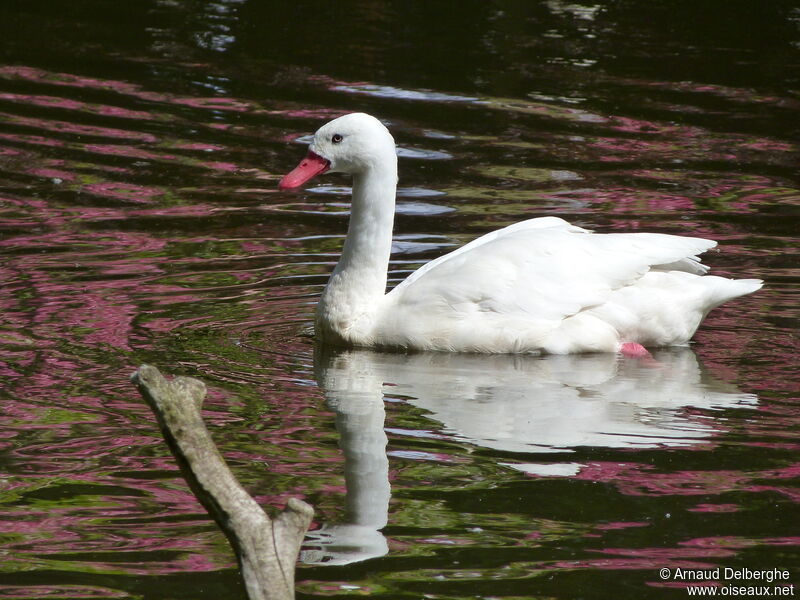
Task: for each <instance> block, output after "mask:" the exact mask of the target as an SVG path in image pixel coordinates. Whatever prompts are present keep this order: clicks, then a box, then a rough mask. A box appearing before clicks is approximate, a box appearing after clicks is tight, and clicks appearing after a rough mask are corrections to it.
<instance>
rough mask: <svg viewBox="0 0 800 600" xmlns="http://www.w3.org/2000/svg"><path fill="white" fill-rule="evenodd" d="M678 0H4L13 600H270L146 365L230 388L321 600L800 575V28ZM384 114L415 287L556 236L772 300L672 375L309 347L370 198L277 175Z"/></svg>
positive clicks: (248, 456)
mask: <svg viewBox="0 0 800 600" xmlns="http://www.w3.org/2000/svg"><path fill="white" fill-rule="evenodd" d="M653 4H655V5H654V6H642V5H640V3H619V2H610V1H609V2H598V3H595V4H574V3H566V2H560V1H556V0H550V1H547V2H536V3H528V4H524V3H507V2H486V3H473V4H469V3H466V4H463V3H462V4H461V5H459V7H458V10H454V9H453V8H452V7H448V6H446V5H437V4H428V3H425V4H423V3H418V4H416V3H405V2H388V3H374V2H363V1H347V2H337V3H322V2H306V3H284V2H270V3H261V2H256V1H255V0H218V1H216V2H203V1H199V0H198V1H190V0H179V1H175V0H171V1H169V2H168V1H159V0H152V1H148V2H137V3H129V4H120V3H111V4H109V3H105V2H98V1H96V0H95V1H92V0H80V1H72V2H69V3H68V2H61V1H56V2H44V1H36V0H34V1H31V2H26V3H11V4H7V5H3V6H1V7H0V36H2V39H3V40H4V42H3V49H4V57H3V64H2V65H1V66H0V306H2V318H0V514H2V518H0V528H1V529H2V533H0V535H1V536H2V554H0V596H2V597H4V598H14V599H21V598H44V597H47V598H154V599H155V598H209V599H211V598H214V599H218V598H241V597H243V591H242V589H241V588H240V586H239V582H238V575H237V573H236V568H235V560H234V558H233V556H232V553H231V551H230V549H229V548H228V546H227V544H226V542H225V539H224V537H223V536H222V534H221V533H220V532H218V531H217V530H216V529H215V527H214V526H213V524H212V523H211V522H210V521H209V519H208V517H207V516H206V514H205V513H204V511H203V510H202V508H201V507H200V505H199V504H198V503H197V502H196V500H195V499H194V497H193V496H192V495H191V493H190V492H189V491H188V489H187V487H186V485H185V483H184V482H183V480H182V479H181V478H180V476H179V473H178V471H177V469H176V467H175V465H174V462H173V460H172V458H171V456H170V455H169V453H168V451H167V449H166V447H165V445H164V443H163V440H162V439H161V438H160V436H159V433H158V430H157V428H156V426H155V423H154V419H153V417H152V415H151V414H150V413H149V411H148V409H147V408H146V406H145V405H144V404H143V402H142V401H141V400H140V398H139V397H138V395H137V394H136V392H135V390H134V389H133V387H132V386H131V385H130V384H129V383H128V377H129V375H130V373H131V372H132V371H133V369H134V368H135V367H136V366H138V365H139V364H141V363H144V362H149V363H152V364H156V365H158V366H159V367H160V368H162V369H163V370H165V371H167V372H171V373H181V374H186V375H192V376H196V377H200V378H202V379H203V380H204V381H205V382H206V383H207V384H208V386H209V388H210V397H209V399H208V401H207V405H206V411H205V416H206V418H207V421H208V423H209V424H210V427H211V430H212V434H213V436H214V438H215V440H216V441H217V443H218V444H219V446H220V449H221V450H222V452H223V454H224V455H225V457H226V459H227V460H228V461H229V463H230V464H231V466H232V467H233V469H234V470H235V472H236V474H237V476H238V477H239V478H240V479H241V480H242V482H243V483H244V484H245V486H246V487H247V489H248V490H249V491H250V492H251V493H253V494H254V495H255V496H256V497H257V498H258V500H259V501H261V502H262V503H263V504H265V505H268V506H273V507H280V506H282V505H283V503H284V502H285V501H286V499H287V498H289V497H291V496H296V497H301V498H304V499H305V500H307V501H309V502H310V503H311V504H313V505H314V507H315V509H316V511H317V512H316V517H315V523H314V525H313V528H314V531H312V532H311V534H310V536H309V540H308V544H307V546H306V548H305V550H304V552H303V555H302V560H303V561H304V562H303V563H301V565H300V566H299V568H298V572H297V579H298V593H299V596H300V597H302V598H321V597H337V598H344V597H357V596H364V595H369V596H370V597H375V598H387V599H389V598H421V597H425V598H478V597H485V598H509V599H512V598H514V599H516V598H535V597H555V598H611V597H614V598H617V597H636V598H665V599H667V598H679V597H683V596H685V595H686V592H685V591H684V590H680V589H675V588H680V587H683V586H685V585H686V582H681V581H676V580H674V579H669V578H668V579H667V580H662V579H661V578H660V577H659V570H660V569H662V568H668V569H671V570H673V571H674V569H675V568H677V567H680V568H696V569H711V568H714V567H717V566H719V567H723V568H724V567H730V568H737V569H740V568H743V567H747V568H750V569H774V568H781V569H783V568H786V569H795V568H796V565H797V564H798V544H799V542H800V538H798V531H797V523H798V517H799V516H800V515H799V514H798V503H799V502H800V495H798V488H797V475H798V469H799V468H800V463H798V459H797V456H798V449H800V444H799V443H798V437H797V435H798V434H797V432H798V426H800V411H799V410H798V404H797V387H798V386H797V381H798V368H797V359H796V357H797V353H798V342H797V325H798V317H799V316H800V311H798V308H797V289H798V261H797V232H798V219H797V216H798V207H799V206H800V190H799V189H798V170H797V165H798V164H800V160H798V159H799V158H800V152H798V141H797V140H798V133H800V131H799V130H798V126H797V123H800V118H798V113H799V112H800V110H798V109H799V108H800V96H799V95H798V89H800V88H799V87H798V86H799V85H800V84H799V83H798V73H800V70H799V69H798V67H799V66H800V7H798V5H797V4H796V3H793V2H783V1H778V0H776V1H774V2H771V3H769V4H768V5H758V6H756V5H755V4H752V3H745V2H704V3H689V2H683V1H679V0H671V1H669V2H661V3H653ZM356 110H362V111H367V112H370V113H372V114H375V115H377V116H379V117H380V118H382V119H383V120H384V121H385V122H386V123H387V125H388V126H389V127H390V128H391V130H392V132H393V133H394V134H395V137H396V139H397V142H398V147H399V148H398V151H399V154H400V177H401V179H400V190H399V193H398V195H399V198H398V200H399V202H398V210H397V219H396V231H395V243H394V252H393V256H392V264H391V270H392V271H391V274H390V279H391V281H392V283H395V282H397V281H399V280H401V279H402V278H403V277H404V276H405V275H406V274H407V273H408V272H410V271H411V270H413V269H414V268H416V267H417V266H418V265H420V264H423V263H424V262H426V261H428V260H430V259H431V258H434V257H436V256H438V255H440V254H441V253H443V252H446V251H448V250H450V249H452V248H455V247H458V246H459V245H462V244H463V243H465V242H467V241H469V240H471V239H473V238H474V237H476V236H478V235H480V234H482V233H484V232H486V231H489V230H491V229H493V228H496V227H500V226H503V225H507V224H510V223H512V222H515V221H518V220H520V219H524V218H530V217H536V216H543V215H558V216H562V217H564V218H566V219H568V220H570V221H571V222H573V223H575V224H577V225H580V226H583V227H588V228H591V229H596V230H598V231H638V230H650V231H660V232H665V233H677V234H683V235H698V236H706V237H710V238H713V239H716V240H719V242H720V248H719V250H720V251H719V252H712V253H709V255H708V256H707V258H706V262H708V263H709V264H710V265H712V268H713V272H714V273H715V274H721V275H726V276H736V277H742V278H747V277H759V278H763V279H764V280H765V281H766V285H765V288H764V289H763V290H762V291H760V292H759V293H757V294H755V295H752V296H749V297H746V298H742V299H740V300H738V301H736V302H733V303H731V304H728V305H726V306H724V307H722V308H720V309H718V310H716V311H714V312H713V313H712V314H711V315H710V316H709V318H708V319H707V320H706V322H705V323H704V325H703V327H702V328H701V330H700V331H699V332H698V334H697V336H696V341H695V343H694V344H692V346H691V347H690V348H684V349H674V350H663V351H659V352H658V353H656V354H655V357H654V358H655V361H656V362H646V361H644V362H643V361H637V360H632V359H618V358H617V357H613V356H584V357H545V358H537V357H478V356H447V355H426V354H423V355H411V356H405V355H397V354H385V353H372V352H368V351H347V352H330V351H322V350H319V349H317V350H316V351H315V348H314V345H313V342H312V340H311V338H310V337H308V329H309V327H310V325H311V323H312V314H313V309H314V304H315V302H316V298H317V297H318V295H319V293H320V291H321V289H322V286H323V285H324V283H325V280H326V278H327V275H328V273H329V272H330V270H331V269H332V267H333V265H334V264H335V261H336V258H337V255H338V252H339V251H340V249H341V245H342V241H343V235H344V232H345V228H346V220H347V210H348V204H347V194H348V193H349V187H348V186H349V185H350V183H349V182H348V181H347V180H346V179H345V178H343V177H341V176H328V177H325V178H321V179H318V180H317V181H316V183H315V185H314V186H312V187H310V188H309V189H307V190H305V191H302V192H300V193H285V192H280V191H279V190H278V189H277V181H278V179H279V178H280V176H281V175H282V174H283V173H285V172H287V171H288V170H289V169H291V168H292V167H293V166H294V165H295V164H296V162H297V161H298V160H299V159H300V158H301V157H302V155H303V154H304V152H305V149H304V145H305V144H306V143H307V141H308V139H309V135H310V134H311V133H312V132H313V131H314V130H315V129H316V128H317V127H318V126H319V125H320V124H321V123H323V122H324V121H325V120H327V119H329V118H332V117H335V116H338V115H340V114H344V113H346V112H351V111H356ZM790 582H791V583H795V584H800V578H798V573H797V571H796V570H792V579H791V580H790ZM720 583H723V584H724V583H734V584H737V585H740V584H741V582H739V581H733V582H724V581H723V582H720Z"/></svg>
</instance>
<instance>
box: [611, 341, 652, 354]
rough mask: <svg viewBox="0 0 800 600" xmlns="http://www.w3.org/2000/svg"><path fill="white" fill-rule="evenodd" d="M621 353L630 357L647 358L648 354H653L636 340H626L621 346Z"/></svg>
mask: <svg viewBox="0 0 800 600" xmlns="http://www.w3.org/2000/svg"><path fill="white" fill-rule="evenodd" d="M619 352H620V354H622V355H623V356H627V357H629V358H645V357H648V356H652V355H651V354H650V353H649V352H648V351H647V348H645V347H644V346H642V345H641V344H637V343H636V342H625V343H624V344H622V346H620V348H619Z"/></svg>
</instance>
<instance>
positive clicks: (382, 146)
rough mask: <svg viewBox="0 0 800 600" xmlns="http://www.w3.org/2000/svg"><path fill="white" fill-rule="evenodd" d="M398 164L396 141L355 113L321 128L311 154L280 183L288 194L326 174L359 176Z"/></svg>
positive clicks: (371, 119)
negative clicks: (375, 169) (291, 190)
mask: <svg viewBox="0 0 800 600" xmlns="http://www.w3.org/2000/svg"><path fill="white" fill-rule="evenodd" d="M387 162H388V163H389V164H393V165H396V164H397V152H396V151H395V147H394V138H393V137H392V134H391V133H389V130H388V129H386V127H385V126H384V124H383V123H381V122H380V121H379V120H378V119H376V118H375V117H373V116H371V115H368V114H365V113H351V114H349V115H344V116H343V117H339V118H338V119H334V120H333V121H330V122H328V123H326V124H325V125H323V126H322V127H320V128H319V129H318V130H317V132H316V133H315V134H314V141H313V142H311V145H310V146H309V148H308V154H307V155H306V157H305V158H304V159H303V160H302V161H301V162H300V164H299V165H297V167H295V168H294V170H292V171H291V172H290V173H289V174H287V175H285V176H284V177H283V179H281V181H280V184H279V186H280V188H281V189H282V190H288V189H292V188H296V187H299V186H301V185H303V184H304V183H305V182H306V181H308V180H309V179H311V178H313V177H315V176H316V175H321V174H322V173H326V172H327V173H347V174H350V175H356V174H359V173H363V172H365V171H368V170H370V169H372V168H375V167H377V166H379V165H385V164H387Z"/></svg>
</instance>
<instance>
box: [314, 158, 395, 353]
mask: <svg viewBox="0 0 800 600" xmlns="http://www.w3.org/2000/svg"><path fill="white" fill-rule="evenodd" d="M396 191H397V157H396V155H395V154H394V149H393V148H392V153H391V155H388V154H387V155H386V156H384V157H383V160H380V161H375V162H373V163H372V164H370V166H369V167H368V168H367V169H365V170H364V171H362V172H360V173H357V174H356V175H355V176H354V177H353V199H352V208H351V212H350V224H349V226H348V229H347V238H346V239H345V242H344V248H343V249H342V256H341V258H340V259H339V263H338V264H337V265H336V268H335V269H334V270H333V274H332V275H331V278H330V280H329V281H328V285H327V286H326V287H325V291H324V292H323V293H322V298H321V299H320V303H319V305H318V307H317V329H318V332H320V333H321V334H322V337H323V339H327V340H328V341H332V342H347V343H353V344H359V343H363V342H364V341H365V340H363V339H361V337H362V336H364V335H367V334H368V330H369V328H370V325H371V324H372V318H373V316H374V315H375V313H376V311H377V310H378V309H379V306H380V302H381V300H382V298H383V296H384V295H385V294H386V277H387V270H388V267H389V255H390V254H391V250H392V226H393V223H394V205H395V193H396Z"/></svg>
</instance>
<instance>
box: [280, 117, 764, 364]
mask: <svg viewBox="0 0 800 600" xmlns="http://www.w3.org/2000/svg"><path fill="white" fill-rule="evenodd" d="M325 172H341V173H348V174H350V175H352V176H353V198H352V210H351V213H350V223H349V227H348V230H347V237H346V239H345V242H344V248H343V250H342V255H341V259H340V260H339V263H338V264H337V265H336V268H335V269H334V270H333V274H332V275H331V277H330V280H329V282H328V284H327V286H326V287H325V290H324V291H323V293H322V297H321V298H320V301H319V304H318V306H317V313H316V325H315V327H316V335H317V337H318V338H319V339H320V340H321V341H323V342H325V343H330V344H336V345H346V346H367V347H386V348H394V349H405V350H444V351H451V352H489V353H522V352H544V353H554V354H568V353H575V352H620V351H621V352H623V353H630V354H638V353H642V354H645V353H646V351H645V350H644V346H669V345H679V344H685V343H687V342H688V340H689V339H690V338H691V337H692V335H693V334H694V332H695V331H696V330H697V327H698V326H699V325H700V322H701V321H702V320H703V318H704V317H705V316H706V314H707V313H708V311H710V310H711V309H712V308H714V307H715V306H718V305H720V304H722V303H723V302H726V301H727V300H730V299H732V298H735V297H737V296H741V295H743V294H748V293H750V292H754V291H756V290H757V289H759V288H760V287H761V284H762V282H761V281H760V280H757V279H740V280H733V279H726V278H722V277H715V276H707V275H705V273H706V272H707V271H708V267H706V266H705V265H702V264H701V263H700V259H699V258H698V256H697V255H699V254H701V253H702V252H705V251H706V250H708V249H709V248H713V247H714V246H715V245H716V242H714V241H711V240H705V239H701V238H692V237H681V236H675V235H666V234H659V233H605V234H600V233H592V232H591V231H589V230H586V229H582V228H580V227H575V226H573V225H570V224H569V223H567V222H566V221H564V220H563V219H560V218H557V217H541V218H536V219H530V220H527V221H522V222H520V223H516V224H514V225H511V226H509V227H505V228H503V229H500V230H497V231H493V232H491V233H488V234H486V235H484V236H482V237H479V238H478V239H476V240H473V241H472V242H470V243H468V244H467V245H465V246H463V247H461V248H459V249H457V250H455V251H454V252H451V253H449V254H446V255H444V256H441V257H439V258H437V259H436V260H433V261H431V262H430V263H428V264H426V265H424V266H423V267H421V268H419V269H418V270H417V271H416V272H414V273H412V274H411V275H410V276H409V277H408V278H407V279H406V280H405V281H403V282H402V283H400V284H399V285H397V286H396V287H395V288H394V289H392V290H391V291H390V292H389V293H388V294H387V293H386V280H387V268H388V265H389V255H390V252H391V247H392V224H393V220H394V207H395V191H396V187H397V154H396V151H395V143H394V138H392V135H391V134H390V133H389V131H388V130H387V129H386V127H384V126H383V124H381V122H380V121H378V120H377V119H376V118H374V117H372V116H370V115H367V114H363V113H353V114H348V115H345V116H343V117H339V118H338V119H334V120H333V121H331V122H329V123H327V124H325V125H323V126H322V127H321V128H320V129H319V130H318V131H317V132H316V133H315V134H314V140H313V142H312V143H311V146H310V148H309V151H308V154H307V156H306V157H305V158H304V159H303V160H302V161H301V162H300V164H299V165H298V166H297V167H296V168H295V169H294V170H293V171H291V172H290V173H289V174H287V175H286V176H285V177H284V178H283V179H282V180H281V182H280V187H281V189H284V190H285V189H291V188H296V187H299V186H301V185H302V184H303V183H305V182H306V181H308V180H309V179H311V178H312V177H314V176H315V175H319V174H321V173H325Z"/></svg>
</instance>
